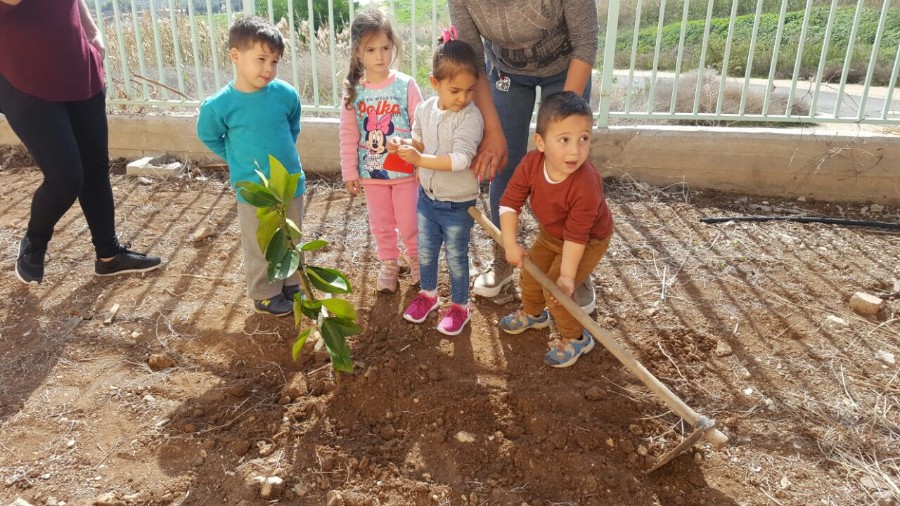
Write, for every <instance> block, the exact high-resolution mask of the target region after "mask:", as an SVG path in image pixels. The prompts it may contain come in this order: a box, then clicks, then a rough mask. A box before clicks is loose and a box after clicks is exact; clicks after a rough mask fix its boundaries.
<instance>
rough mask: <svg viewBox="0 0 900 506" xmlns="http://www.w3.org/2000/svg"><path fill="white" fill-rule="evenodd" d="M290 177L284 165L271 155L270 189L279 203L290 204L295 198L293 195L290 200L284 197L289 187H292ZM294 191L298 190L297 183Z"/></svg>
mask: <svg viewBox="0 0 900 506" xmlns="http://www.w3.org/2000/svg"><path fill="white" fill-rule="evenodd" d="M289 176H290V174H288V171H287V169H285V168H284V165H282V164H281V162H279V161H278V159H277V158H275V157H274V156H272V155H269V189H270V190H272V193H273V194H275V197H276V198H277V199H278V201H279V202H290V201H291V199H292V198H294V195H293V194H291V196H290V197H288V198H285V197H284V195H285V193H286V192H287V189H288V186H290V177H289ZM294 190H295V191H296V190H297V186H296V183H295V184H294Z"/></svg>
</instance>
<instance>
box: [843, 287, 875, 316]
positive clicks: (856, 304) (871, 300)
mask: <svg viewBox="0 0 900 506" xmlns="http://www.w3.org/2000/svg"><path fill="white" fill-rule="evenodd" d="M881 303H882V300H881V299H879V298H878V297H876V296H874V295H870V294H868V293H865V292H856V293H854V294H853V296H852V297H850V309H852V310H854V311H856V312H857V313H859V314H861V315H866V316H871V315H874V314H876V313H878V310H879V309H881Z"/></svg>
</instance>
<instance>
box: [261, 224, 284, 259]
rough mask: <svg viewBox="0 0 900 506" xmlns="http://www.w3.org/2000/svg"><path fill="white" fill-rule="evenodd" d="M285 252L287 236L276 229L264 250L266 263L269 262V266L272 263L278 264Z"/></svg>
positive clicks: (282, 230)
mask: <svg viewBox="0 0 900 506" xmlns="http://www.w3.org/2000/svg"><path fill="white" fill-rule="evenodd" d="M287 251H288V245H287V234H286V233H285V232H284V229H278V230H276V231H275V234H274V235H273V236H272V240H271V241H269V246H268V247H267V248H266V261H267V262H269V266H271V265H272V263H273V262H280V261H281V260H282V259H283V258H284V254H285V252H287Z"/></svg>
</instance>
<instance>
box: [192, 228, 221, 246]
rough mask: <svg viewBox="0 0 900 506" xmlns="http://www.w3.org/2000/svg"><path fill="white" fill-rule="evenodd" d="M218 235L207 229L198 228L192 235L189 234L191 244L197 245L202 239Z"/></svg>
mask: <svg viewBox="0 0 900 506" xmlns="http://www.w3.org/2000/svg"><path fill="white" fill-rule="evenodd" d="M216 235H218V234H217V233H216V231H215V230H211V229H209V228H208V227H200V228H199V229H197V230H195V231H194V233H193V234H191V242H192V243H198V242H200V241H203V240H204V239H208V238H210V237H215V236H216Z"/></svg>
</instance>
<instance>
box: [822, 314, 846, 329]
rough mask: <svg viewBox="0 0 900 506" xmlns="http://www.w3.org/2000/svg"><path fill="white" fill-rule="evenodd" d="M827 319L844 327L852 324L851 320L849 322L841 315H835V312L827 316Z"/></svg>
mask: <svg viewBox="0 0 900 506" xmlns="http://www.w3.org/2000/svg"><path fill="white" fill-rule="evenodd" d="M825 321H827V322H830V323H834V324H837V325H840V326H842V327H846V326H847V325H850V322H848V321H847V320H845V319H843V318H841V317H839V316H835V315H833V314H830V315H828V317H827V318H825Z"/></svg>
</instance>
